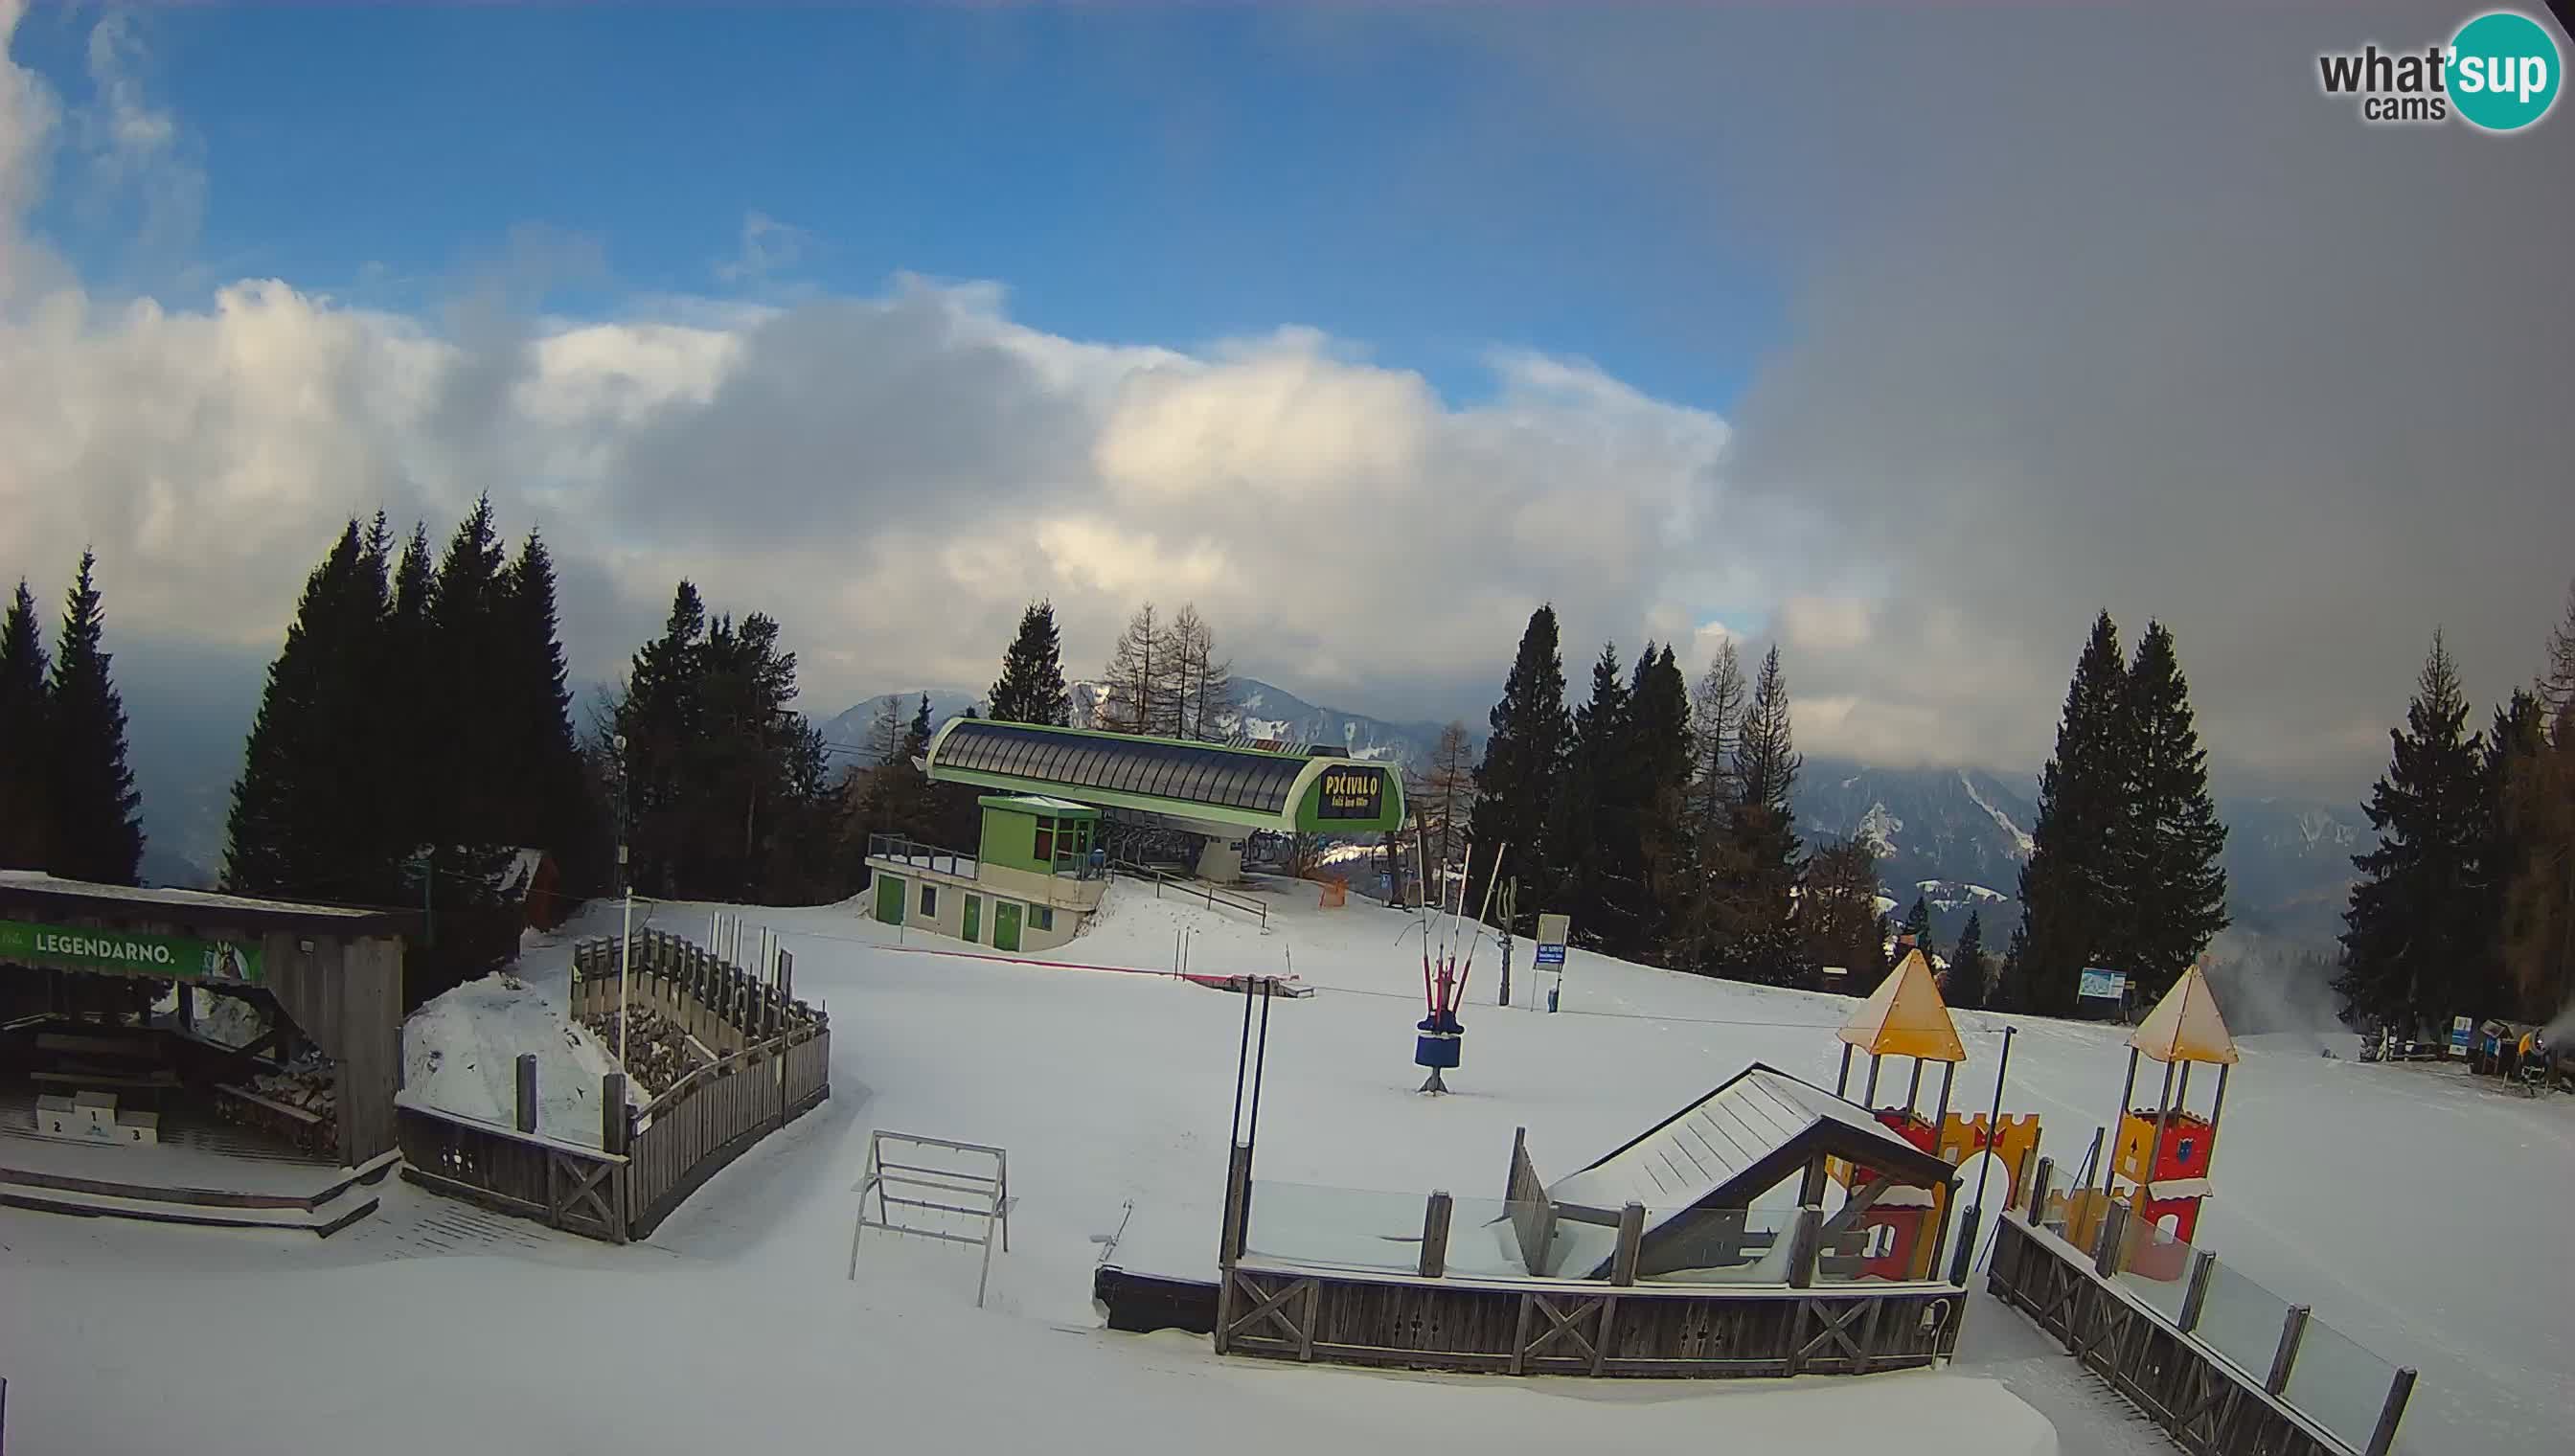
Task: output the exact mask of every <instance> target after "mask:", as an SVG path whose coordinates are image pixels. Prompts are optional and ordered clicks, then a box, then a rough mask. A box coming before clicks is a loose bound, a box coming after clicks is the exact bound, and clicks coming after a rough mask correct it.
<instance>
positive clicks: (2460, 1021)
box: [2450, 1016, 2472, 1056]
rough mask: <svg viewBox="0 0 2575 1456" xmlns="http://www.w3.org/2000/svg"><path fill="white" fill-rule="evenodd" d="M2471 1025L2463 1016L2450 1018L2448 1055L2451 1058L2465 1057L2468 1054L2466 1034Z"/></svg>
mask: <svg viewBox="0 0 2575 1456" xmlns="http://www.w3.org/2000/svg"><path fill="white" fill-rule="evenodd" d="M2471 1024H2472V1023H2471V1022H2470V1021H2469V1019H2468V1018H2467V1017H2465V1016H2453V1017H2451V1018H2450V1054H2451V1055H2452V1056H2465V1055H2467V1054H2468V1034H2469V1031H2470V1029H2471Z"/></svg>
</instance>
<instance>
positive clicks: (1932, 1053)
mask: <svg viewBox="0 0 2575 1456" xmlns="http://www.w3.org/2000/svg"><path fill="white" fill-rule="evenodd" d="M1834 1034H1835V1035H1837V1036H1839V1037H1840V1038H1841V1039H1842V1040H1843V1041H1845V1042H1848V1043H1849V1044H1850V1045H1852V1046H1856V1047H1858V1048H1859V1049H1860V1050H1862V1051H1865V1052H1867V1053H1868V1054H1869V1055H1871V1056H1910V1057H1916V1058H1919V1059H1921V1060H1923V1061H1950V1062H1956V1061H1965V1060H1966V1059H1967V1048H1966V1046H1965V1045H1964V1044H1963V1043H1961V1042H1960V1041H1959V1040H1958V1027H1957V1024H1956V1023H1955V1022H1953V1021H1951V1020H1950V1019H1949V1006H1948V1003H1947V1002H1945V1001H1943V1000H1941V999H1940V986H1939V983H1938V982H1937V981H1936V980H1934V979H1933V978H1932V975H1931V962H1930V961H1929V960H1928V959H1927V958H1925V957H1924V955H1923V954H1922V948H1921V947H1920V946H1918V945H1917V946H1914V947H1912V948H1910V949H1908V950H1906V951H1905V953H1904V959H1903V960H1901V961H1899V962H1897V964H1896V967H1895V969H1893V970H1891V971H1888V972H1887V973H1886V979H1884V980H1882V981H1879V982H1878V983H1877V989H1876V990H1874V991H1871V992H1870V993H1869V997H1868V999H1867V1000H1865V1001H1862V1002H1860V1003H1859V1008H1858V1009H1857V1010H1854V1011H1852V1012H1851V1013H1850V1019H1848V1020H1846V1021H1844V1022H1843V1023H1842V1026H1841V1029H1840V1030H1839V1031H1837V1032H1835V1033H1834Z"/></svg>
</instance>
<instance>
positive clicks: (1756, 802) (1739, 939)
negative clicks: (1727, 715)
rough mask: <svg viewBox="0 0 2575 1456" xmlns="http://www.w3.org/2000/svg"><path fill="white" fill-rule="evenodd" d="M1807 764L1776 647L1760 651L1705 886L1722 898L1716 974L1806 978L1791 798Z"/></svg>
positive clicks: (1769, 980)
mask: <svg viewBox="0 0 2575 1456" xmlns="http://www.w3.org/2000/svg"><path fill="white" fill-rule="evenodd" d="M1804 766H1805V759H1804V758H1803V756H1801V755H1800V754H1799V753H1798V752H1797V749H1796V742H1795V736H1794V733H1793V731H1792V728H1791V724H1790V715H1789V708H1788V679H1787V674H1786V673H1785V671H1784V670H1782V669H1781V667H1780V665H1779V649H1778V648H1776V647H1775V646H1774V647H1772V648H1771V649H1770V651H1769V652H1768V653H1767V654H1765V655H1764V656H1763V657H1762V660H1761V671H1760V673H1759V675H1758V676H1756V677H1755V678H1754V680H1753V685H1752V701H1751V703H1750V705H1749V706H1748V707H1747V708H1746V709H1745V710H1744V715H1743V728H1742V732H1741V735H1740V736H1739V738H1738V739H1737V741H1736V743H1735V749H1734V803H1733V807H1732V808H1731V809H1730V810H1729V811H1728V814H1727V823H1726V833H1725V844H1726V847H1725V864H1724V868H1723V871H1722V874H1723V877H1722V878H1721V879H1718V880H1716V881H1715V882H1714V883H1712V884H1710V885H1709V886H1708V890H1707V892H1709V893H1711V894H1713V895H1714V896H1715V897H1716V899H1717V904H1716V906H1715V913H1716V915H1717V918H1718V922H1719V925H1720V931H1719V935H1720V938H1719V940H1718V943H1717V945H1716V947H1715V954H1714V956H1713V958H1712V959H1711V961H1710V963H1709V968H1710V969H1711V970H1714V971H1715V972H1716V973H1717V974H1720V975H1725V976H1730V977H1732V978H1735V979H1738V980H1754V981H1760V982H1763V983H1765V984H1771V985H1787V984H1792V983H1795V982H1797V981H1799V980H1802V979H1803V978H1804V970H1805V965H1804V963H1803V962H1802V961H1801V959H1800V953H1799V949H1798V944H1797V940H1796V937H1795V936H1794V934H1793V933H1792V926H1791V924H1790V915H1791V912H1792V910H1793V908H1794V900H1795V892H1796V887H1797V877H1798V854H1797V829H1796V813H1795V810H1794V809H1793V808H1792V807H1791V797H1790V796H1791V794H1792V793H1793V792H1794V791H1795V788H1796V783H1797V775H1798V773H1799V772H1800V771H1802V770H1803V768H1804Z"/></svg>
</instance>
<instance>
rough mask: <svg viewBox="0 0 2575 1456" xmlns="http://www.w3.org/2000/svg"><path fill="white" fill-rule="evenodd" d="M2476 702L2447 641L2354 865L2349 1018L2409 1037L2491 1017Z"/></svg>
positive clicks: (2346, 961)
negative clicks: (2456, 1020) (2459, 1019)
mask: <svg viewBox="0 0 2575 1456" xmlns="http://www.w3.org/2000/svg"><path fill="white" fill-rule="evenodd" d="M2467 719H2468V701H2467V698H2466V696H2465V695H2464V694H2463V693H2462V692H2461V691H2460V688H2459V674H2458V668H2457V665H2456V664H2455V663H2453V662H2452V661H2451V658H2450V653H2449V649H2448V647H2447V646H2446V645H2445V644H2444V643H2443V642H2442V640H2441V637H2440V635H2439V634H2437V633H2435V634H2434V635H2433V638H2432V651H2431V654H2430V656H2429V657H2427V658H2425V660H2424V662H2423V671H2422V673H2421V675H2420V677H2419V678H2418V679H2417V680H2416V691H2415V695H2414V701H2413V702H2412V703H2411V704H2410V705H2408V707H2407V708H2406V711H2405V727H2404V728H2398V729H2395V730H2393V731H2392V732H2390V733H2389V735H2388V736H2389V738H2390V740H2391V741H2392V743H2393V745H2394V752H2393V754H2392V756H2391V758H2390V761H2389V763H2388V770H2387V772H2386V773H2385V774H2384V775H2382V776H2381V777H2380V778H2379V780H2378V782H2377V784H2376V785H2375V786H2374V787H2373V788H2372V790H2371V793H2370V800H2369V803H2368V805H2367V811H2368V814H2369V823H2370V827H2371V828H2373V829H2376V830H2377V831H2378V844H2377V847H2375V848H2373V849H2371V850H2370V851H2369V852H2368V853H2366V854H2358V855H2354V856H2353V857H2352V863H2353V865H2354V866H2355V867H2357V868H2358V869H2359V870H2360V872H2361V876H2362V878H2361V880H2360V882H2359V883H2357V884H2355V885H2353V886H2352V888H2351V902H2350V905H2349V907H2348V908H2347V909H2345V910H2344V911H2343V924H2344V927H2345V928H2344V930H2343V936H2342V946H2343V971H2342V975H2341V976H2340V977H2338V978H2337V979H2336V980H2335V981H2334V988H2335V989H2336V990H2337V991H2339V992H2341V993H2342V996H2343V999H2344V1003H2345V1006H2346V1008H2347V1010H2346V1014H2348V1015H2352V1016H2357V1017H2360V1018H2363V1019H2365V1020H2367V1021H2373V1022H2383V1023H2386V1024H2388V1025H2391V1026H2393V1027H2395V1028H2396V1029H2398V1030H2399V1031H2400V1032H2412V1031H2415V1030H2419V1029H2421V1028H2423V1027H2425V1026H2428V1025H2432V1024H2435V1023H2446V1022H2447V1021H2448V1020H2449V1018H2450V1017H2452V1016H2455V1015H2465V1016H2477V1017H2484V1016H2488V1015H2491V1014H2493V1013H2494V1010H2495V1009H2496V1008H2495V1007H2494V1006H2492V1005H2489V1004H2486V1003H2485V1000H2486V998H2487V997H2489V996H2491V994H2492V992H2491V982H2490V977H2489V976H2488V975H2487V974H2485V973H2484V967H2485V965H2486V964H2487V956H2488V955H2489V954H2490V952H2491V949H2492V945H2493V941H2492V938H2491V933H2490V931H2491V926H2490V922H2489V921H2487V920H2486V918H2485V915H2484V912H2485V911H2486V910H2488V908H2489V907H2490V902H2489V901H2488V900H2487V899H2486V896H2485V887H2484V883H2483V881H2484V878H2485V866H2484V865H2483V864H2481V863H2480V862H2479V857H2480V855H2479V851H2480V849H2481V848H2482V841H2483V839H2484V831H2485V820H2486V807H2485V805H2486V792H2485V786H2484V784H2483V782H2482V781H2481V780H2482V762H2481V760H2482V758H2483V753H2484V743H2483V735H2482V734H2478V733H2471V732H2468V731H2467V730H2466V726H2467Z"/></svg>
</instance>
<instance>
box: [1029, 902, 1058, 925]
mask: <svg viewBox="0 0 2575 1456" xmlns="http://www.w3.org/2000/svg"><path fill="white" fill-rule="evenodd" d="M1029 924H1030V926H1031V927H1032V928H1035V929H1039V930H1052V929H1054V928H1055V906H1053V905H1031V906H1029Z"/></svg>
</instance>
